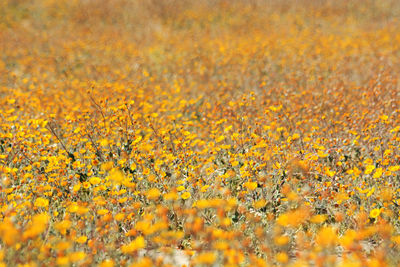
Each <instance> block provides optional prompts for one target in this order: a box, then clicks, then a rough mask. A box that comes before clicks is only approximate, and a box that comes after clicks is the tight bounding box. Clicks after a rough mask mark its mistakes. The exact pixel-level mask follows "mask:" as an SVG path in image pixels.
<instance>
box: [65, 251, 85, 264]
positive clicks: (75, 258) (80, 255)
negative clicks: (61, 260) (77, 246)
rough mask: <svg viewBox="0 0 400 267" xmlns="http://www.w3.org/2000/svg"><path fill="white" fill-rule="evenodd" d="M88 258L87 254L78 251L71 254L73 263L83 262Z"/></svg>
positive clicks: (70, 257) (70, 258)
mask: <svg viewBox="0 0 400 267" xmlns="http://www.w3.org/2000/svg"><path fill="white" fill-rule="evenodd" d="M85 258H86V254H85V252H83V251H77V252H73V253H71V254H69V260H70V261H71V262H77V261H81V260H83V259H85Z"/></svg>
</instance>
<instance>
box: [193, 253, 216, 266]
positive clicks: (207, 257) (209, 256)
mask: <svg viewBox="0 0 400 267" xmlns="http://www.w3.org/2000/svg"><path fill="white" fill-rule="evenodd" d="M216 259H217V255H215V253H213V252H203V253H201V254H199V255H197V256H196V257H195V258H194V259H193V263H194V264H213V263H214V262H215V261H216Z"/></svg>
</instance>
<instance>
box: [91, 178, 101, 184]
mask: <svg viewBox="0 0 400 267" xmlns="http://www.w3.org/2000/svg"><path fill="white" fill-rule="evenodd" d="M100 181H101V180H100V178H99V177H92V178H90V179H89V183H91V184H92V185H98V184H99V183H100Z"/></svg>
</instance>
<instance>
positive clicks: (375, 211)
mask: <svg viewBox="0 0 400 267" xmlns="http://www.w3.org/2000/svg"><path fill="white" fill-rule="evenodd" d="M380 214H381V210H380V209H373V210H371V211H370V212H369V217H371V218H374V219H375V218H377V217H378V216H379V215H380Z"/></svg>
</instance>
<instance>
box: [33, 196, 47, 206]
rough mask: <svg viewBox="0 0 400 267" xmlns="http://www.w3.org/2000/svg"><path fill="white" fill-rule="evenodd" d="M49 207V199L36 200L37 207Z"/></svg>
mask: <svg viewBox="0 0 400 267" xmlns="http://www.w3.org/2000/svg"><path fill="white" fill-rule="evenodd" d="M47 206H49V200H48V199H46V198H42V197H38V198H37V199H36V200H35V207H38V208H46V207H47Z"/></svg>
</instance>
